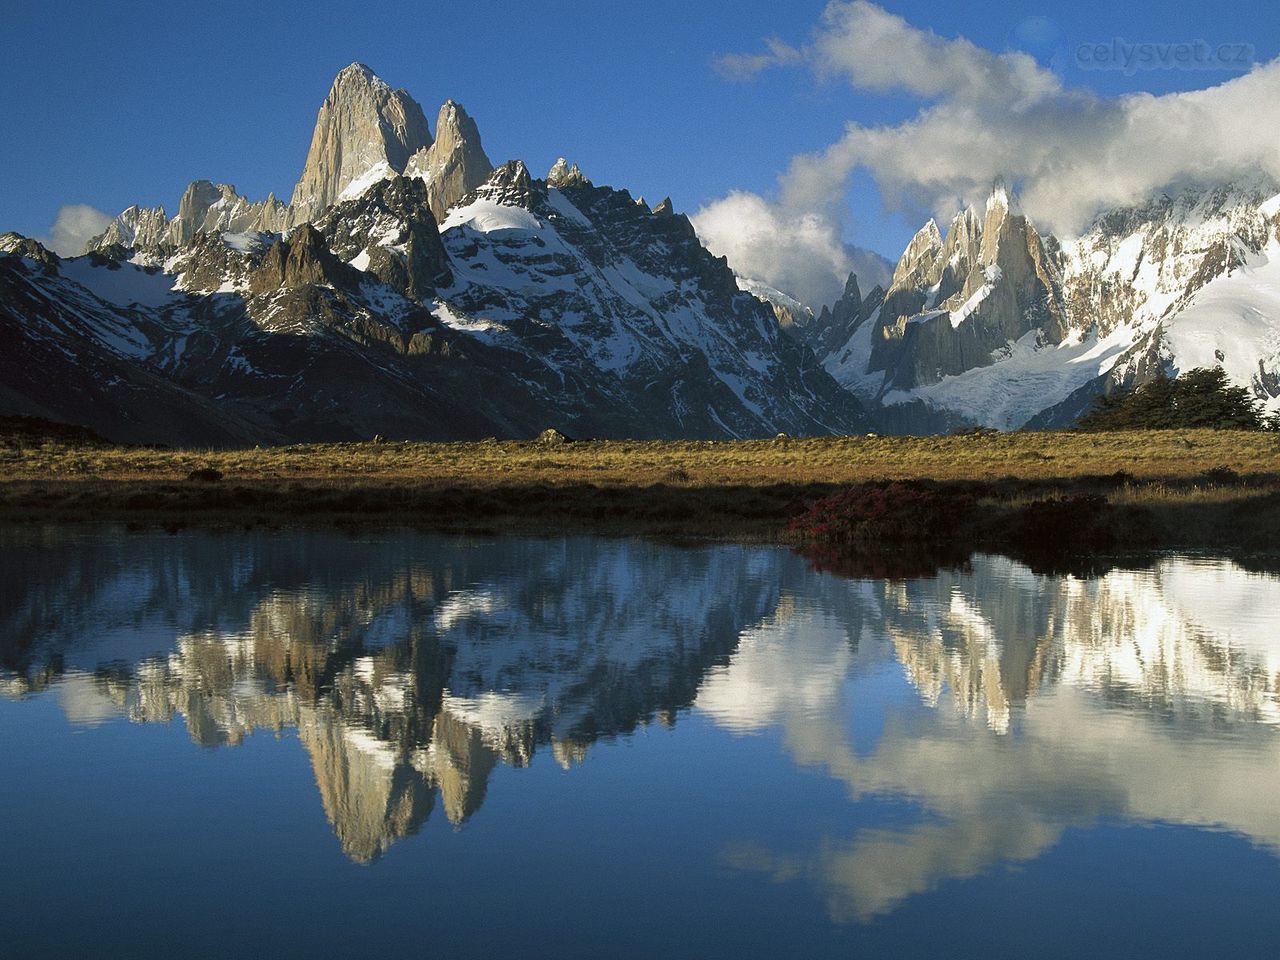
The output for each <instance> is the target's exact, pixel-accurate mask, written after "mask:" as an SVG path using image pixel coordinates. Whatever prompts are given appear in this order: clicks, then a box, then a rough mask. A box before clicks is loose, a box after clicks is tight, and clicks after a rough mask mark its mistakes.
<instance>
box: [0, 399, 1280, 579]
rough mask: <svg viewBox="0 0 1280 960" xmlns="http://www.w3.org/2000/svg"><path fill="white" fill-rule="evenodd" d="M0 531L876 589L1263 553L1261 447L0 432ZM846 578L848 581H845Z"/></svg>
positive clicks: (1074, 438) (1141, 435)
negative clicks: (1071, 567)
mask: <svg viewBox="0 0 1280 960" xmlns="http://www.w3.org/2000/svg"><path fill="white" fill-rule="evenodd" d="M0 438H2V439H0V519H4V520H6V521H8V522H46V521H110V522H122V523H127V524H140V525H162V526H166V527H170V528H173V527H182V526H188V525H234V526H245V525H258V524H267V525H290V524H296V523H315V522H323V523H336V524H343V525H353V526H357V527H368V526H374V525H376V526H386V525H400V524H408V525H414V526H419V527H423V528H430V529H447V530H468V531H475V532H490V531H492V532H526V533H548V532H564V531H581V532H599V533H643V534H651V535H658V536H663V537H690V538H706V537H714V538H721V539H724V538H732V539H755V540H773V541H778V542H790V543H793V544H796V545H800V546H802V547H803V548H804V549H805V550H806V551H807V552H809V553H810V555H811V556H812V557H813V558H814V559H815V561H816V562H818V563H820V564H822V565H826V566H831V567H833V568H844V569H845V571H846V572H856V570H857V568H859V565H860V564H864V563H865V564H866V565H867V566H868V569H870V570H871V571H872V572H875V570H876V569H877V567H876V565H877V564H879V563H881V562H882V559H880V558H883V557H884V556H885V555H886V554H890V553H891V554H893V555H895V556H897V557H898V558H899V560H900V561H902V562H905V563H906V564H907V566H911V565H912V563H913V561H912V560H911V559H910V558H911V557H913V556H916V557H918V559H919V561H920V562H921V563H923V564H925V565H928V564H932V563H935V562H936V561H938V560H944V561H945V560H946V559H948V558H950V557H954V556H960V555H967V553H968V552H969V551H971V550H973V549H992V550H1000V551H1004V552H1007V553H1012V554H1015V555H1019V556H1025V557H1028V558H1030V559H1032V560H1043V563H1040V564H1039V565H1048V566H1053V565H1054V563H1055V558H1058V557H1063V556H1066V557H1083V556H1094V555H1104V554H1114V553H1122V552H1123V553H1129V552H1133V551H1144V550H1158V549H1170V548H1182V549H1205V550H1214V551H1226V552H1231V553H1233V554H1241V553H1262V552H1271V551H1276V550H1280V435H1277V434H1276V433H1269V432H1246V431H1216V430H1171V431H1125V432H1115V433H994V432H978V433H972V434H966V435H959V436H948V437H876V436H867V437H850V438H818V439H791V438H785V437H779V438H777V439H774V440H766V441H754V442H621V441H592V442H571V441H567V440H565V439H564V438H561V437H559V436H556V435H552V436H549V437H546V438H543V439H541V440H534V441H528V442H514V441H513V442H498V441H487V442H480V443H462V444H432V443H386V442H371V443H364V444H342V445H308V446H292V447H278V448H266V449H249V450H223V451H197V450H167V449H154V448H143V447H121V446H113V445H110V444H106V443H103V442H101V441H98V440H96V439H95V438H93V437H92V435H89V434H86V433H85V432H83V431H79V430H76V429H75V428H57V429H54V428H50V427H48V426H47V425H42V424H40V423H37V422H34V421H25V420H17V419H9V420H4V421H0ZM850 568H852V570H850Z"/></svg>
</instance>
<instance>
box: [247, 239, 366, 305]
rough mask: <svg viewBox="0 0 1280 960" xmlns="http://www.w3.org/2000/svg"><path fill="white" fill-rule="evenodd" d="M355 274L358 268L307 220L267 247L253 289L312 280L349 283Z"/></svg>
mask: <svg viewBox="0 0 1280 960" xmlns="http://www.w3.org/2000/svg"><path fill="white" fill-rule="evenodd" d="M355 278H356V273H355V271H354V270H352V269H351V268H350V267H349V266H347V265H346V264H344V263H343V262H342V261H341V260H339V259H338V258H337V257H336V256H334V255H333V253H332V252H331V251H330V250H329V245H328V243H327V242H326V241H325V238H324V234H322V233H321V232H320V231H319V230H317V229H316V228H315V227H314V226H312V225H311V224H309V223H304V224H302V225H301V226H300V227H298V228H297V229H296V230H294V231H293V232H292V233H291V234H290V235H289V238H288V239H284V238H281V239H279V240H277V241H276V242H275V243H273V244H272V245H271V247H270V249H268V250H267V253H266V256H264V257H263V258H262V263H261V264H259V265H258V268H257V270H255V271H254V273H253V276H252V277H250V278H249V292H250V293H251V294H254V295H255V296H256V295H260V294H264V293H271V292H273V291H275V290H280V289H282V288H284V289H292V288H295V287H303V286H308V285H310V284H328V285H331V286H347V285H350V284H351V283H353V282H355Z"/></svg>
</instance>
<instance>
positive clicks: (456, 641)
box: [0, 531, 1280, 921]
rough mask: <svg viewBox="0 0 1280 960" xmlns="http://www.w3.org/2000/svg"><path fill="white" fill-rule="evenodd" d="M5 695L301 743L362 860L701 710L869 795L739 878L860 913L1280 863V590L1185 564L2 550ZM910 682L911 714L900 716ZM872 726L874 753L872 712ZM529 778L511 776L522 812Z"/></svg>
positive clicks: (331, 548)
mask: <svg viewBox="0 0 1280 960" xmlns="http://www.w3.org/2000/svg"><path fill="white" fill-rule="evenodd" d="M0 546H3V557H4V560H3V561H0V562H2V564H3V567H4V569H3V573H4V574H5V576H4V577H3V581H2V585H0V609H2V610H3V615H2V617H3V619H2V620H0V693H3V694H4V695H6V696H8V697H10V698H13V699H21V698H26V697H33V696H36V695H38V694H40V693H41V692H42V691H45V692H47V695H49V696H56V697H57V699H58V702H59V704H60V707H61V709H62V711H63V712H64V713H65V716H66V718H67V719H68V720H69V721H70V722H72V723H75V724H97V723H102V722H105V721H108V720H111V719H115V718H120V717H124V718H127V719H128V720H131V721H134V722H138V723H172V722H181V723H184V724H185V725H186V728H187V730H188V731H189V732H190V736H191V738H192V740H194V741H195V742H196V743H197V744H200V745H201V746H205V747H218V746H225V745H236V744H239V743H240V742H241V741H243V740H244V739H245V738H246V737H247V736H249V735H251V734H253V733H254V732H255V731H262V730H268V731H281V730H285V729H287V728H292V729H296V731H297V737H298V739H299V741H300V742H301V743H302V744H303V746H304V747H305V749H306V750H307V752H308V754H309V756H310V762H311V767H312V770H313V772H314V776H315V781H316V785H317V787H318V789H319V793H320V797H321V800H322V802H323V805H324V810H325V813H326V815H327V817H328V819H329V821H330V822H331V824H332V826H333V829H334V832H335V833H336V835H337V837H338V840H339V842H340V843H341V845H342V849H343V851H344V852H345V853H346V854H347V856H348V857H350V858H351V859H353V860H355V861H358V862H370V861H373V860H375V859H377V858H378V857H379V856H380V855H382V854H383V853H385V852H386V851H387V850H388V849H389V847H390V846H391V845H392V844H394V843H395V842H396V841H397V840H399V839H400V838H403V837H405V836H407V835H410V834H413V833H414V832H416V831H417V830H418V829H419V828H420V827H421V826H422V825H423V824H424V822H426V821H427V819H428V818H429V817H430V816H431V815H432V813H433V810H434V807H435V806H436V805H437V804H439V805H440V807H441V808H442V811H441V812H442V814H443V816H445V817H447V818H448V820H449V821H450V822H451V823H453V824H455V825H456V824H462V823H463V822H464V821H466V820H467V819H468V818H470V817H472V816H474V815H476V814H477V812H478V811H480V810H481V807H482V805H483V803H484V801H485V794H486V789H487V785H488V784H489V781H490V777H491V774H492V773H493V772H494V770H495V769H496V768H497V766H498V765H499V764H507V765H511V766H515V767H521V766H524V765H526V764H528V763H529V762H530V760H531V758H532V757H533V756H534V754H535V751H537V750H539V749H549V750H550V752H551V753H552V755H553V756H554V757H555V759H556V761H558V762H559V763H560V764H561V765H562V766H564V767H565V768H572V767H573V766H574V765H576V764H578V763H580V762H582V761H583V760H584V758H586V757H587V755H588V751H589V750H590V749H591V748H592V747H593V745H595V744H598V743H600V742H601V741H611V740H616V739H617V738H620V737H623V736H625V735H628V734H630V733H632V732H633V731H635V730H636V729H637V728H638V727H640V726H642V725H645V724H649V723H652V722H654V721H657V722H659V723H663V724H668V725H670V724H673V723H675V722H676V719H677V717H678V716H680V715H683V714H688V715H692V716H698V717H700V718H702V719H703V720H704V721H705V722H707V723H709V724H711V725H713V726H714V727H715V728H717V729H719V730H721V731H724V733H725V734H726V735H729V736H734V737H738V736H748V735H756V734H761V733H769V734H772V735H776V736H777V737H778V738H779V741H780V743H781V744H782V748H783V749H784V751H785V752H786V754H787V755H788V756H789V758H790V761H791V763H792V765H793V767H794V768H798V769H803V770H809V771H816V772H819V773H821V774H822V775H823V776H825V777H827V778H830V779H832V780H834V781H835V782H837V783H838V784H840V786H841V789H842V790H843V791H845V792H846V793H847V796H848V798H849V800H850V801H851V802H858V801H862V800H865V799H886V798H887V799H890V800H893V801H896V802H899V803H902V804H905V805H907V806H908V808H909V809H910V810H911V811H913V812H912V814H911V815H910V816H905V817H899V818H898V819H897V820H895V821H894V822H893V823H889V824H884V823H875V824H861V825H859V824H858V821H857V818H850V822H851V823H852V824H853V826H852V827H851V828H850V830H849V831H848V832H847V833H846V834H845V835H839V834H838V833H837V834H836V835H833V834H832V833H831V832H830V830H829V829H828V827H829V825H824V826H823V827H822V828H821V831H819V828H817V827H815V828H814V830H813V831H812V833H813V835H812V836H809V837H808V838H807V839H803V840H799V841H797V842H796V843H793V844H791V845H790V846H789V847H788V848H787V849H774V848H772V847H771V846H770V845H768V844H765V843H761V842H759V841H758V840H757V839H756V838H754V837H753V836H751V835H750V832H749V831H744V834H745V835H744V836H743V837H742V838H741V839H740V840H735V841H732V842H728V843H725V844H724V845H723V848H722V850H721V851H720V855H721V858H722V861H723V864H724V865H725V866H726V867H727V868H728V869H729V871H730V873H731V874H741V875H763V876H767V877H770V878H772V879H774V880H777V881H779V882H784V883H806V884H810V885H812V886H813V887H814V888H815V889H817V890H818V891H819V892H820V893H821V895H822V896H823V897H824V898H825V902H826V907H827V911H828V913H829V915H830V916H831V917H832V918H833V919H835V920H838V921H846V920H856V921H867V920H870V919H872V918H875V917H877V916H881V915H884V914H887V913H889V912H892V911H893V910H894V909H896V908H897V907H898V905H900V904H902V903H903V902H904V901H906V900H907V899H909V898H910V897H911V896H912V895H914V894H917V893H920V892H923V891H927V890H930V889H932V888H935V887H936V886H938V885H939V884H940V883H941V882H943V881H945V880H949V879H961V878H968V877H974V876H977V875H980V874H983V873H984V872H986V871H988V870H990V869H991V868H992V867H993V866H994V865H996V864H998V863H1001V862H1005V863H1009V862H1013V863H1017V862H1027V861H1032V860H1034V859H1036V858H1038V857H1040V856H1041V855H1042V854H1043V853H1044V852H1045V851H1046V850H1048V849H1049V848H1051V847H1053V846H1054V845H1056V844H1057V843H1058V842H1059V841H1060V840H1061V838H1062V837H1063V835H1064V833H1065V832H1066V831H1068V830H1069V829H1071V828H1073V827H1087V826H1088V825H1090V824H1092V823H1096V822H1099V821H1103V820H1106V821H1117V820H1118V821H1124V822H1133V823H1142V824H1147V823H1167V824H1183V825H1188V826H1195V827H1203V828H1211V829H1214V830H1224V831H1230V832H1233V833H1236V834H1239V835H1241V836H1243V837H1245V838H1247V839H1248V840H1249V841H1251V842H1252V843H1253V844H1255V845H1256V846H1257V847H1259V848H1261V849H1263V850H1265V851H1268V852H1269V854H1270V855H1272V856H1280V805H1277V802H1276V798H1277V797H1280V749H1277V747H1278V746H1280V739H1278V734H1280V730H1278V727H1280V631H1278V630H1277V627H1278V626H1280V579H1277V578H1276V577H1273V576H1270V575H1260V574H1254V573H1249V572H1247V571H1245V570H1243V569H1241V568H1240V567H1238V566H1236V565H1234V564H1232V563H1231V562H1228V561H1210V560H1197V559H1189V558H1177V557H1169V558H1165V559H1162V560H1160V561H1158V562H1157V563H1155V564H1154V565H1153V566H1151V567H1149V568H1147V569H1140V570H1125V569H1116V570H1113V571H1111V572H1109V573H1106V574H1104V575H1101V576H1099V577H1096V578H1093V579H1079V578H1075V577H1070V576H1053V577H1049V576H1037V575H1035V574H1033V573H1032V572H1031V571H1030V570H1028V569H1027V568H1026V567H1023V566H1021V565H1019V564H1017V563H1015V562H1013V561H1010V560H1007V559H1004V558H1000V557H992V556H977V557H975V558H973V560H972V561H971V563H970V564H969V565H967V566H966V567H964V568H962V569H958V570H949V571H942V572H940V573H938V574H937V575H936V576H934V577H928V578H921V579H917V580H910V581H902V582H896V581H877V580H863V581H851V580H846V579H841V578H838V577H834V576H830V575H823V574H818V573H815V572H813V571H812V570H811V569H810V568H809V566H808V564H807V563H806V562H805V561H804V560H803V559H801V558H799V557H796V556H794V555H792V554H790V553H789V552H787V551H785V550H782V549H777V548H767V547H755V546H705V547H698V548H686V549H681V548H675V547H670V546H663V545H658V544H652V543H646V542H641V541H631V540H599V539H587V538H583V539H564V540H521V539H466V538H448V537H432V536H422V535H417V534H409V533H406V534H402V535H382V536H378V537H376V538H371V539H359V538H352V537H347V536H343V535H340V534H336V533H332V534H330V533H322V532H294V533H290V534H288V535H286V536H271V535H268V534H237V535H214V534H202V533H184V534H180V535H174V536H166V535H162V534H154V535H152V534H131V535H123V534H112V533H110V532H92V533H84V534H74V535H72V534H66V533H60V532H56V531H50V532H28V533H14V532H9V533H6V534H5V535H4V539H3V543H2V544H0ZM886 671H889V675H897V676H898V677H905V679H906V681H907V682H908V683H909V684H910V689H911V690H913V691H914V693H913V695H912V697H911V698H910V702H907V701H904V700H894V699H892V698H890V699H889V700H888V701H887V702H883V703H879V702H876V699H875V698H876V696H877V691H878V690H879V689H880V688H881V685H882V682H883V678H884V677H885V676H886ZM860 712H862V713H864V714H865V713H868V712H874V714H875V716H874V723H873V726H874V728H875V729H874V732H873V734H872V735H871V736H870V737H869V738H859V737H856V736H855V734H854V731H853V729H852V727H851V724H850V717H853V716H856V715H858V714H859V713H860ZM518 782H519V781H518V780H506V781H504V786H505V787H506V788H507V789H514V788H515V785H517V784H518Z"/></svg>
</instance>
